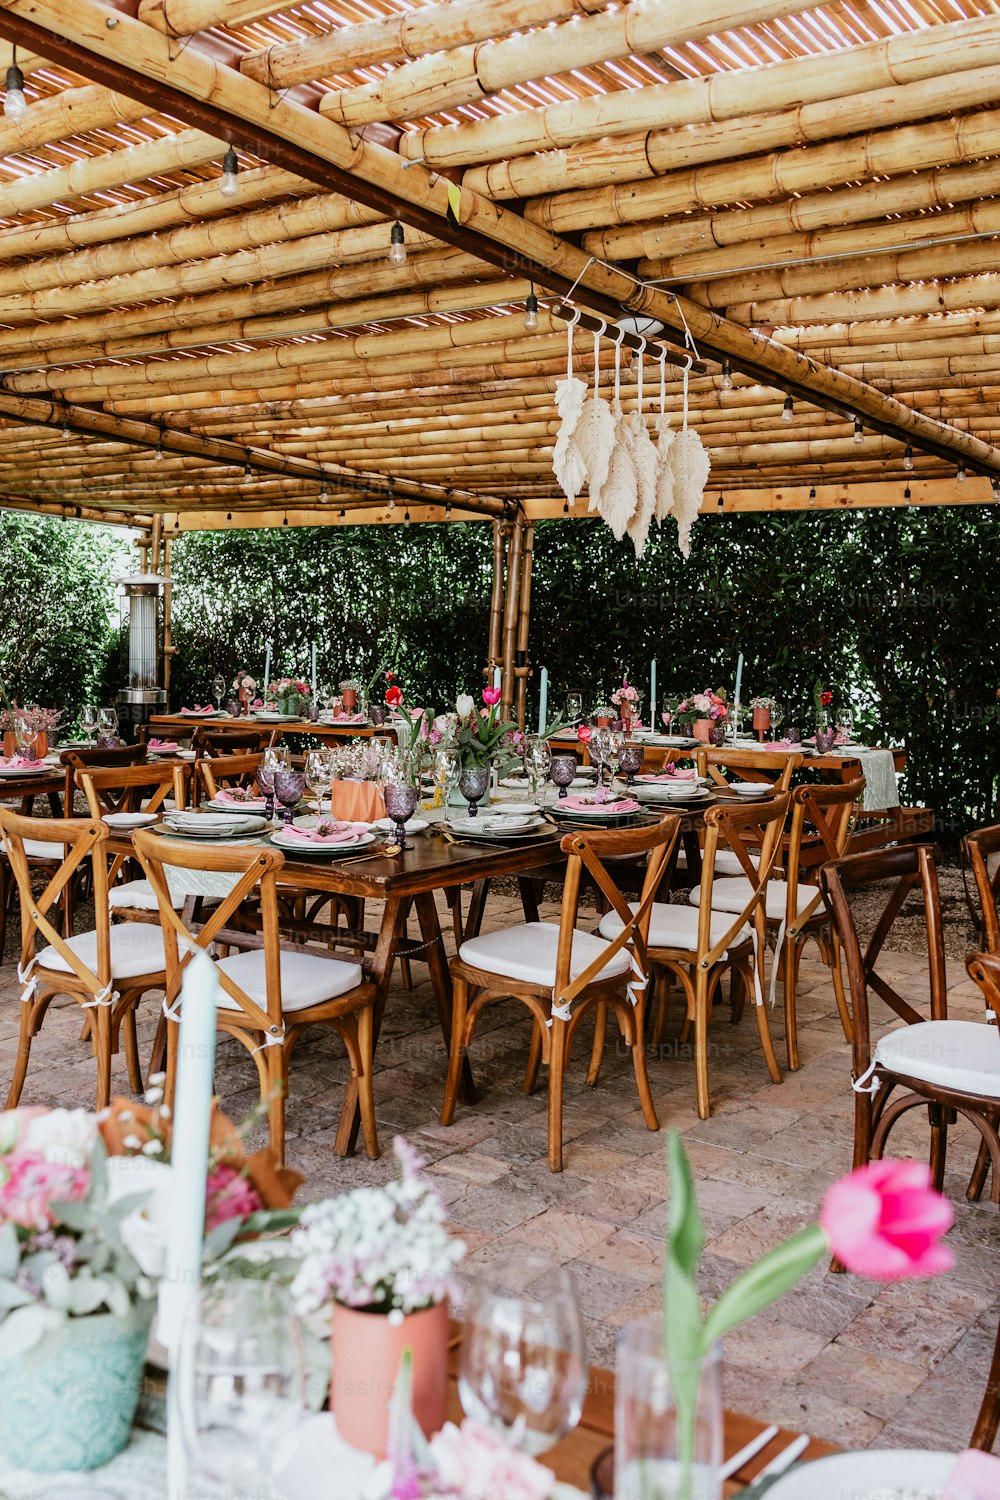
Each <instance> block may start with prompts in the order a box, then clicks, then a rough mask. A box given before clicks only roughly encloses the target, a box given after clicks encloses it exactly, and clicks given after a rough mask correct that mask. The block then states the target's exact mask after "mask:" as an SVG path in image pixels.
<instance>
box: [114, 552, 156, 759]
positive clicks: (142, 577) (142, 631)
mask: <svg viewBox="0 0 1000 1500" xmlns="http://www.w3.org/2000/svg"><path fill="white" fill-rule="evenodd" d="M118 582H119V583H121V584H123V585H124V587H125V597H126V599H127V600H128V686H127V687H123V688H121V689H120V690H119V693H118V721H119V724H120V727H121V733H122V736H123V738H124V739H129V740H130V739H134V737H135V728H136V725H138V724H146V723H148V721H149V719H150V716H151V715H152V714H155V713H164V712H165V711H166V707H167V694H166V691H165V690H164V689H163V688H161V687H159V686H157V681H156V663H157V656H158V652H157V636H158V630H159V616H160V610H159V603H160V594H161V592H162V589H163V579H162V578H161V577H160V576H159V575H158V574H156V573H141V574H138V575H137V576H136V577H134V578H120V579H119V580H118Z"/></svg>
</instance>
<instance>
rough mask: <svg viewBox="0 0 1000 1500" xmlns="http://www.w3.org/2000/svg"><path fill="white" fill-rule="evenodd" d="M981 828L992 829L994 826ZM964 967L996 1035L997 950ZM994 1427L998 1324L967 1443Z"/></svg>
mask: <svg viewBox="0 0 1000 1500" xmlns="http://www.w3.org/2000/svg"><path fill="white" fill-rule="evenodd" d="M984 831H986V832H993V831H994V830H992V829H988V830H984ZM965 967H966V969H967V971H968V974H969V977H970V979H973V980H974V981H975V983H976V984H978V986H979V988H980V989H981V990H982V992H983V999H984V1000H985V1001H986V1004H987V1005H988V1006H989V1009H990V1011H991V1012H992V1014H993V1017H994V1024H995V1026H996V1028H997V1035H998V1037H1000V954H997V953H970V954H969V955H968V957H967V958H966V960H965ZM998 1427H1000V1324H998V1326H997V1336H996V1342H995V1344H994V1345H993V1358H992V1360H991V1362H990V1372H989V1375H988V1376H987V1380H986V1390H985V1392H984V1393H983V1400H982V1404H981V1406H980V1408H979V1414H978V1416H977V1417H976V1425H975V1427H974V1428H973V1430H972V1436H971V1438H970V1439H969V1447H970V1448H982V1449H983V1450H984V1452H986V1453H992V1451H993V1444H994V1443H995V1442H996V1438H997V1429H998Z"/></svg>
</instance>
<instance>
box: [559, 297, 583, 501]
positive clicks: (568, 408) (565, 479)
mask: <svg viewBox="0 0 1000 1500" xmlns="http://www.w3.org/2000/svg"><path fill="white" fill-rule="evenodd" d="M575 326H576V325H575V324H574V323H570V325H569V327H568V329H567V330H566V378H565V379H564V380H560V381H559V383H558V384H557V386H556V410H557V411H558V413H559V417H560V425H559V431H558V432H557V434H556V441H555V447H554V448H553V450H552V472H553V473H554V474H555V476H556V479H557V480H558V482H559V488H560V489H561V490H562V492H563V494H564V495H565V496H566V499H567V500H568V501H569V503H570V504H571V505H572V504H573V503H574V502H575V500H576V497H577V495H578V494H579V493H580V491H581V490H582V489H583V486H584V485H585V484H586V482H587V466H586V464H585V463H584V461H583V454H582V453H581V452H580V448H579V444H578V443H577V441H576V429H577V427H578V426H579V424H580V417H581V414H582V412H583V403H584V402H585V401H586V399H587V385H586V382H585V381H583V380H578V379H577V378H576V377H575V376H574V374H573V329H574V327H575Z"/></svg>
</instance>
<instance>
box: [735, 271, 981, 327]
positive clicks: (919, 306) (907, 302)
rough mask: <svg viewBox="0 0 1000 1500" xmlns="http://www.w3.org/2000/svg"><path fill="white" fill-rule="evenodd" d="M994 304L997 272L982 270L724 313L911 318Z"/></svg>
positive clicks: (795, 321) (769, 320)
mask: <svg viewBox="0 0 1000 1500" xmlns="http://www.w3.org/2000/svg"><path fill="white" fill-rule="evenodd" d="M976 307H983V308H993V307H1000V276H997V275H991V274H986V275H982V276H971V277H970V276H965V277H956V278H955V279H954V280H952V279H951V278H947V279H945V278H943V277H942V278H941V279H933V280H929V281H924V282H922V283H921V284H920V285H919V286H888V287H876V288H872V289H869V290H862V291H841V292H835V293H833V294H832V295H831V294H824V295H821V296H812V297H774V298H769V299H767V300H764V301H761V302H747V303H736V304H734V305H732V306H731V307H730V309H729V314H730V317H732V318H738V319H739V320H740V321H741V322H745V323H758V324H785V325H789V326H792V327H798V326H806V325H810V324H817V323H818V324H823V325H827V324H831V323H837V324H840V323H844V322H851V323H852V322H855V321H857V320H867V319H880V318H896V317H904V316H909V317H915V316H918V315H920V314H927V313H940V312H946V311H948V310H949V309H951V308H957V309H959V310H961V311H962V312H965V311H967V310H968V309H969V308H976Z"/></svg>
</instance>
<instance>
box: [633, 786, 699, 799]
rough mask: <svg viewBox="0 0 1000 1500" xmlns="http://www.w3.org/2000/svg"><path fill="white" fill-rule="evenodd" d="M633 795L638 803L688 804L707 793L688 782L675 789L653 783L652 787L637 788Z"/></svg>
mask: <svg viewBox="0 0 1000 1500" xmlns="http://www.w3.org/2000/svg"><path fill="white" fill-rule="evenodd" d="M635 795H636V796H637V797H638V799H639V801H640V802H690V801H691V799H692V798H696V797H707V796H708V792H707V791H706V789H705V788H704V787H703V786H698V784H697V782H694V781H689V782H688V783H687V785H686V786H676V787H674V786H668V785H667V784H666V783H663V784H662V785H658V784H657V783H656V782H654V783H653V784H652V785H648V784H647V785H646V786H637V787H636V789H635Z"/></svg>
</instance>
